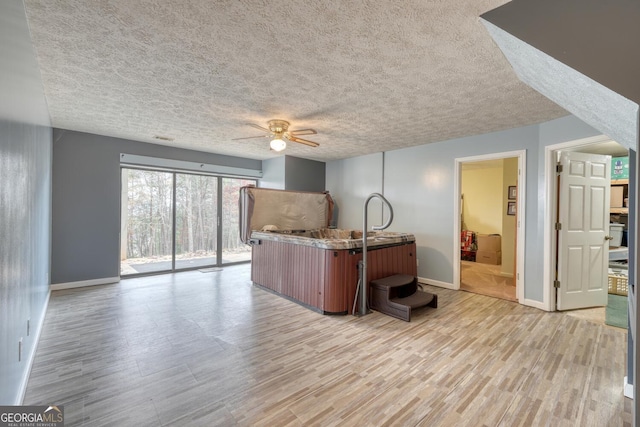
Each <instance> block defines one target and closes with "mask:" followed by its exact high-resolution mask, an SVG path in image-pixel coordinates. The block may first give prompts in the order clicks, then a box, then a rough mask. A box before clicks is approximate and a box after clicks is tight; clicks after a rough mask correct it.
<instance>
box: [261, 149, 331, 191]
mask: <svg viewBox="0 0 640 427" xmlns="http://www.w3.org/2000/svg"><path fill="white" fill-rule="evenodd" d="M258 184H259V186H260V187H263V188H273V189H276V190H291V191H324V186H325V163H324V162H318V161H316V160H308V159H301V158H299V157H293V156H282V157H275V158H273V159H269V160H264V161H263V162H262V178H261V179H260V181H259V183H258Z"/></svg>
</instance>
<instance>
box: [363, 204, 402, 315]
mask: <svg viewBox="0 0 640 427" xmlns="http://www.w3.org/2000/svg"><path fill="white" fill-rule="evenodd" d="M374 197H377V198H378V199H380V200H382V202H383V203H384V204H385V205H387V207H388V208H389V218H388V219H387V222H385V223H384V224H383V225H374V226H373V227H371V229H372V230H376V231H378V230H384V229H385V228H387V227H389V226H390V225H391V222H392V221H393V208H392V207H391V203H389V201H388V200H387V199H385V198H384V196H383V195H382V194H380V193H371V194H370V195H369V197H367V200H365V202H364V208H363V212H362V261H361V263H362V266H361V268H359V269H358V271H359V273H360V274H359V276H360V277H359V278H358V286H357V287H356V299H357V298H358V293H360V308H359V311H358V314H359V315H360V316H364V315H365V314H368V313H369V309H368V301H367V291H368V289H367V288H368V286H367V285H368V283H367V207H368V206H369V202H370V201H371V199H373V198H374ZM360 288H361V289H360ZM358 291H359V292H358ZM354 303H355V301H354ZM354 314H355V313H354Z"/></svg>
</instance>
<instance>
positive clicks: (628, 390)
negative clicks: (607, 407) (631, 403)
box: [624, 377, 633, 399]
mask: <svg viewBox="0 0 640 427" xmlns="http://www.w3.org/2000/svg"><path fill="white" fill-rule="evenodd" d="M624 397H628V398H629V399H633V384H629V381H627V377H624Z"/></svg>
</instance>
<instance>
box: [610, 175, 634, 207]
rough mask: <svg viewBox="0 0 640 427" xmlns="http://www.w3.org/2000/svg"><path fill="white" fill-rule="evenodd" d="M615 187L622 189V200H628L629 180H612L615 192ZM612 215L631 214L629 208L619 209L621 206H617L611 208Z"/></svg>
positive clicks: (612, 187)
mask: <svg viewBox="0 0 640 427" xmlns="http://www.w3.org/2000/svg"><path fill="white" fill-rule="evenodd" d="M615 187H622V200H624V199H625V198H627V197H628V196H629V180H628V179H612V180H611V190H612V191H613V189H614V188H615ZM609 211H610V213H612V214H623V215H624V214H628V213H629V208H628V207H619V206H615V207H610V208H609Z"/></svg>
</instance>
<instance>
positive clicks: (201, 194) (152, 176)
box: [120, 168, 256, 276]
mask: <svg viewBox="0 0 640 427" xmlns="http://www.w3.org/2000/svg"><path fill="white" fill-rule="evenodd" d="M249 184H253V185H255V184H256V181H255V180H248V179H238V178H226V177H216V176H211V175H199V174H189V173H182V172H164V171H154V170H141V169H133V168H122V219H121V221H122V227H121V250H120V252H121V261H120V274H121V276H127V275H138V274H151V273H158V272H168V271H176V270H184V269H192V268H202V267H216V266H220V265H223V264H230V263H236V262H244V261H249V260H250V259H251V248H250V247H249V246H247V245H245V244H243V243H242V242H241V241H240V238H239V224H240V218H239V211H238V195H239V190H240V187H242V186H244V185H249ZM220 248H221V250H220Z"/></svg>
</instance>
